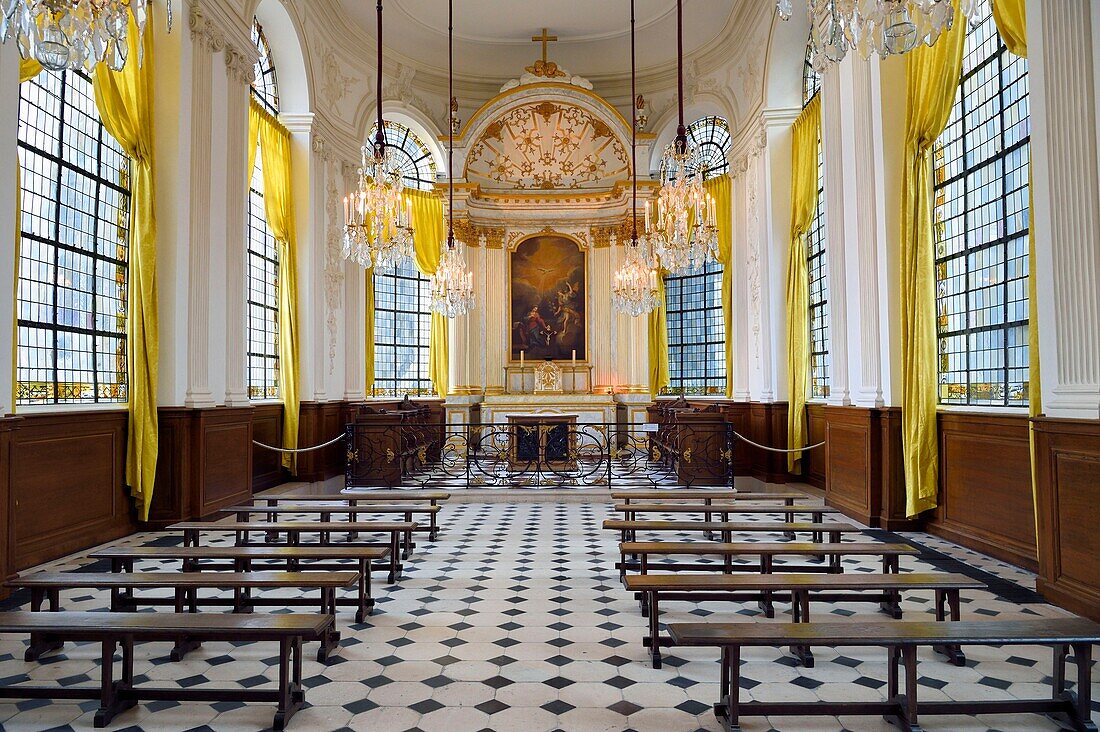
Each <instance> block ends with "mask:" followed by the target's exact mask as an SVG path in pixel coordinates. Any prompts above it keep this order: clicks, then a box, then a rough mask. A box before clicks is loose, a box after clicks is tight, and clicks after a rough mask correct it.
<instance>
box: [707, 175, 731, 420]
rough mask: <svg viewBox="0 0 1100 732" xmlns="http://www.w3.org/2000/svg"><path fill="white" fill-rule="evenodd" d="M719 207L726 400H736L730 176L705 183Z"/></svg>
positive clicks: (709, 193) (719, 260)
mask: <svg viewBox="0 0 1100 732" xmlns="http://www.w3.org/2000/svg"><path fill="white" fill-rule="evenodd" d="M703 188H705V189H706V192H707V194H708V195H710V197H711V198H713V199H714V205H715V206H717V208H718V214H717V223H718V263H719V264H721V265H722V318H723V322H724V324H725V339H726V354H725V356H726V398H727V399H731V398H733V267H732V264H733V209H732V206H733V204H732V201H731V199H730V188H731V184H730V177H729V176H728V175H720V176H718V177H717V178H711V179H710V180H708V181H707V182H706V183H704V184H703Z"/></svg>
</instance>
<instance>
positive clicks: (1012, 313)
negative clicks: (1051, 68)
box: [933, 10, 1031, 407]
mask: <svg viewBox="0 0 1100 732" xmlns="http://www.w3.org/2000/svg"><path fill="white" fill-rule="evenodd" d="M1027 72H1028V65H1027V60H1026V59H1023V58H1020V57H1018V56H1015V55H1013V54H1012V53H1010V52H1009V50H1008V49H1007V48H1005V45H1004V43H1003V42H1002V41H1001V38H1000V36H999V35H998V33H997V26H996V23H995V22H994V20H993V17H992V14H991V13H990V12H989V11H988V10H987V11H986V15H985V17H983V18H982V20H981V22H980V23H979V24H978V25H977V26H974V27H972V28H970V29H969V30H968V31H967V34H966V46H965V50H964V55H963V67H962V78H961V79H960V81H959V89H958V92H957V96H956V98H955V106H954V108H953V109H952V111H951V117H950V119H949V120H948V123H947V127H946V129H945V130H944V132H943V134H942V135H941V136H940V139H939V140H937V142H936V145H935V148H934V152H933V156H934V158H933V159H934V170H935V210H934V214H933V216H934V221H935V243H936V316H937V317H936V324H937V330H938V341H939V395H938V396H939V401H940V403H941V404H964V405H985V406H1013V407H1024V406H1027V404H1028V326H1029V324H1028V275H1029V268H1030V263H1029V261H1028V234H1029V229H1028V227H1029V225H1030V220H1029V219H1030V216H1029V210H1028V174H1029V173H1028V171H1029V168H1030V159H1031V158H1030V140H1031V121H1030V117H1029V110H1028V74H1027Z"/></svg>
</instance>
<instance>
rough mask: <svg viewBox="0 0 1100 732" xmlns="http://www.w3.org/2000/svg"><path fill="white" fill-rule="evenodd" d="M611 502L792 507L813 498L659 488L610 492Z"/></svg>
mask: <svg viewBox="0 0 1100 732" xmlns="http://www.w3.org/2000/svg"><path fill="white" fill-rule="evenodd" d="M611 500H613V501H622V502H623V503H630V502H631V501H660V502H662V503H663V502H665V501H703V503H704V505H705V504H708V503H710V502H712V501H760V502H761V503H764V502H771V501H782V502H783V503H784V504H785V505H787V506H793V505H794V502H795V501H812V500H815V499H814V498H813V496H809V495H807V494H805V493H799V492H797V491H768V492H765V493H751V492H749V491H731V490H720V489H717V488H712V489H710V490H691V489H684V488H659V489H655V490H630V491H612V492H611Z"/></svg>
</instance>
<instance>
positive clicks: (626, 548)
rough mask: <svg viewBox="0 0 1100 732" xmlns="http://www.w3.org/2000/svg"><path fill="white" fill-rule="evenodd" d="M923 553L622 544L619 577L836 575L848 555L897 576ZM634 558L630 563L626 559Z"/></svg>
mask: <svg viewBox="0 0 1100 732" xmlns="http://www.w3.org/2000/svg"><path fill="white" fill-rule="evenodd" d="M821 554H825V555H826V556H828V557H829V564H828V566H827V567H814V566H812V565H790V564H779V565H776V564H775V557H777V556H784V555H787V556H820V555H821ZM919 554H920V550H919V549H916V548H914V547H911V546H909V545H908V544H885V543H880V542H868V543H857V542H840V543H837V544H820V543H798V544H796V543H791V542H776V543H771V542H760V543H752V542H734V543H729V544H722V543H712V542H706V541H627V542H623V543H621V544H619V564H618V570H619V577H620V578H623V577H625V576H626V573H627V570H630V569H636V570H638V571H639V572H640V573H641V574H648V573H649V570H650V569H657V570H659V571H675V572H697V571H704V572H707V571H710V572H714V571H719V570H721V571H722V572H726V573H729V572H733V571H747V572H760V573H761V574H772V573H773V572H776V571H780V572H820V571H826V572H830V573H834V574H839V573H841V572H843V569H844V568H843V565H842V564H841V560H842V559H843V558H844V557H849V556H864V557H882V572H883V574H891V573H893V574H896V573H897V572H898V560H899V558H901V557H904V556H916V555H919ZM628 556H629V557H635V558H636V559H635V560H634V561H629V560H628V559H627V557H628ZM651 556H664V557H672V556H691V557H704V556H718V557H722V564H701V563H699V562H678V563H675V564H670V563H667V562H665V563H661V564H657V565H651V564H650V562H649V558H650V557H651ZM734 557H758V558H759V564H757V565H753V564H739V565H738V564H734V563H733V558H734Z"/></svg>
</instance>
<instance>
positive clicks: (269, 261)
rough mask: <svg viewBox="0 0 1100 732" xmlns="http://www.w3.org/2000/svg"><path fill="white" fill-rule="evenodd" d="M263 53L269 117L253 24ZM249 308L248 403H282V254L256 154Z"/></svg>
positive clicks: (272, 102)
mask: <svg viewBox="0 0 1100 732" xmlns="http://www.w3.org/2000/svg"><path fill="white" fill-rule="evenodd" d="M252 40H253V42H254V43H255V44H256V49H257V50H258V51H259V54H260V56H259V60H257V62H256V69H255V80H254V81H253V82H252V98H253V99H255V100H256V101H257V102H259V104H260V106H262V107H263V108H264V109H265V110H267V111H268V112H270V113H271V114H278V113H279V90H278V87H277V86H276V81H275V65H274V62H273V61H272V59H271V49H270V48H269V47H268V45H267V39H266V38H265V37H264V31H263V28H261V27H260V24H259V22H253V24H252ZM247 219H248V239H247V242H246V246H247V259H248V261H247V265H246V266H247V278H248V289H247V298H248V300H247V304H248V398H249V399H278V398H279V248H278V246H277V245H276V243H275V237H274V236H272V234H271V229H270V228H269V227H268V225H267V213H266V212H265V211H264V172H263V160H262V156H261V155H260V154H259V153H258V152H257V154H256V164H255V166H254V167H253V168H252V182H251V183H250V185H249V189H248V211H247Z"/></svg>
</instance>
